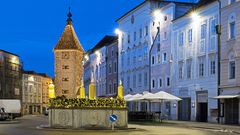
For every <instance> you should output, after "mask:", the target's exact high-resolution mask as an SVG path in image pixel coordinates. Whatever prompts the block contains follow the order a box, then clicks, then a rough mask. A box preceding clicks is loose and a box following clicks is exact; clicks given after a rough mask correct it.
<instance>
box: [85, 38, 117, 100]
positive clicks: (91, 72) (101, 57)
mask: <svg viewBox="0 0 240 135" xmlns="http://www.w3.org/2000/svg"><path fill="white" fill-rule="evenodd" d="M117 52H118V46H117V37H115V36H105V37H104V38H102V39H101V40H100V41H99V42H98V43H97V44H96V45H95V46H94V47H93V48H92V49H91V50H89V51H88V52H87V53H86V54H85V56H84V57H85V59H84V82H85V88H88V85H89V84H90V82H91V80H92V81H94V83H95V84H96V91H97V96H98V97H110V96H116V94H117V84H118V77H117V75H118V74H117V73H118V66H117V65H118V54H117ZM92 78H93V79H92ZM86 90H88V89H86Z"/></svg>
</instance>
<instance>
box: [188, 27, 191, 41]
mask: <svg viewBox="0 0 240 135" xmlns="http://www.w3.org/2000/svg"><path fill="white" fill-rule="evenodd" d="M188 42H189V43H192V29H189V30H188Z"/></svg>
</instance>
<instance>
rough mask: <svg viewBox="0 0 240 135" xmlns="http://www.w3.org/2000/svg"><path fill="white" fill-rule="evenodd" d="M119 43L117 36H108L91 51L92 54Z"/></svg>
mask: <svg viewBox="0 0 240 135" xmlns="http://www.w3.org/2000/svg"><path fill="white" fill-rule="evenodd" d="M117 41H118V37H117V36H109V35H107V36H105V37H104V38H103V39H102V40H101V41H100V42H98V43H97V44H96V45H95V46H94V47H93V48H92V49H91V52H94V51H95V50H97V49H99V48H102V47H103V46H108V45H111V44H112V43H114V42H117Z"/></svg>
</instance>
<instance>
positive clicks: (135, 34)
mask: <svg viewBox="0 0 240 135" xmlns="http://www.w3.org/2000/svg"><path fill="white" fill-rule="evenodd" d="M133 38H134V41H136V39H137V32H134V37H133Z"/></svg>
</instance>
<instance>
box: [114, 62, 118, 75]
mask: <svg viewBox="0 0 240 135" xmlns="http://www.w3.org/2000/svg"><path fill="white" fill-rule="evenodd" d="M116 72H117V62H114V73H116Z"/></svg>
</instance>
